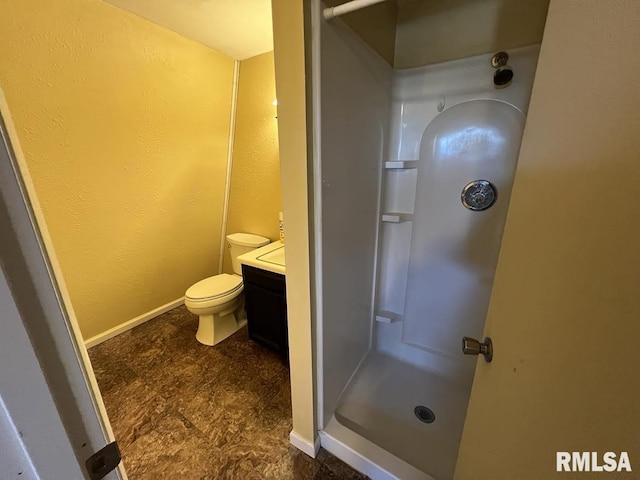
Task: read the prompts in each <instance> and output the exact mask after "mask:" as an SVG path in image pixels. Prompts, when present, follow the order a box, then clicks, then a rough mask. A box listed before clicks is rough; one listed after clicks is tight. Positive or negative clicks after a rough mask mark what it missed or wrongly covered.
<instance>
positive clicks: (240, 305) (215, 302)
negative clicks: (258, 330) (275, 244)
mask: <svg viewBox="0 0 640 480" xmlns="http://www.w3.org/2000/svg"><path fill="white" fill-rule="evenodd" d="M269 243H270V240H269V239H268V238H265V237H261V236H259V235H252V234H250V233H233V234H231V235H227V244H228V247H229V249H230V253H231V262H232V264H233V272H234V273H233V275H229V274H228V273H222V274H220V275H214V276H213V277H209V278H205V279H204V280H201V281H199V282H198V283H196V284H195V285H192V286H191V287H189V289H188V290H187V293H186V294H185V299H184V304H185V306H186V307H187V309H188V310H189V311H190V312H191V313H194V314H196V315H198V316H199V317H200V324H199V325H198V332H197V333H196V339H197V340H198V341H199V342H200V343H204V344H205V345H215V344H217V343H220V342H221V341H222V340H224V339H225V338H227V337H228V336H230V335H232V334H234V333H235V332H237V331H238V330H239V329H240V328H241V327H243V326H244V325H245V324H246V323H247V316H246V314H245V313H244V296H243V295H242V290H243V288H242V266H241V265H240V262H239V261H238V256H239V255H242V254H243V253H247V252H249V251H251V250H255V249H256V248H259V247H262V246H264V245H268V244H269Z"/></svg>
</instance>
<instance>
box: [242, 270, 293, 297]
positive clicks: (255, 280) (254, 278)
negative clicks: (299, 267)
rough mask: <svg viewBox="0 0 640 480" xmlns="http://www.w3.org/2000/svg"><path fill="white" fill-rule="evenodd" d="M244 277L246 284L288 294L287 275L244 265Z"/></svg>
mask: <svg viewBox="0 0 640 480" xmlns="http://www.w3.org/2000/svg"><path fill="white" fill-rule="evenodd" d="M242 279H243V282H244V284H245V285H247V284H251V285H255V286H258V287H260V288H264V289H265V290H269V291H271V292H273V293H277V294H280V295H286V293H285V292H286V286H285V276H284V275H280V274H279V273H273V272H268V271H266V270H261V269H259V268H255V267H249V266H247V265H242Z"/></svg>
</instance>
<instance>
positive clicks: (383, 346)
mask: <svg viewBox="0 0 640 480" xmlns="http://www.w3.org/2000/svg"><path fill="white" fill-rule="evenodd" d="M538 51H539V47H538V46H537V45H534V46H529V47H523V48H519V49H514V50H509V54H510V61H509V65H510V66H511V67H512V68H513V71H514V73H515V75H514V80H513V83H512V84H511V85H510V86H509V87H507V88H504V89H495V88H494V87H493V83H492V78H493V71H494V70H493V68H492V67H491V65H490V61H489V60H490V58H491V55H479V56H475V57H471V58H466V59H462V60H455V61H451V62H444V63H440V64H435V65H430V66H426V67H419V68H415V69H410V70H398V71H396V72H395V74H394V81H393V106H392V119H391V134H390V143H389V158H388V159H387V162H392V163H386V167H387V168H386V169H385V170H386V172H385V182H384V184H385V196H384V199H383V210H384V211H383V212H382V213H383V220H384V219H385V217H384V213H385V212H387V214H388V213H390V212H393V213H394V214H395V215H396V217H395V218H392V220H397V221H389V222H384V221H383V222H382V231H381V243H380V260H379V275H378V285H377V298H376V316H375V317H376V319H377V320H378V321H377V322H376V329H375V332H376V349H377V350H378V351H380V352H383V353H386V354H388V355H391V356H393V357H395V358H396V359H399V360H401V361H404V362H407V363H411V364H413V365H415V366H418V367H420V368H424V369H426V370H429V371H431V372H433V373H437V374H441V375H446V376H447V377H448V378H449V379H450V380H453V381H457V382H459V383H461V384H469V385H470V381H471V378H472V375H473V367H474V365H475V363H474V362H461V361H460V359H459V358H455V355H454V353H458V348H459V341H460V338H461V336H462V335H468V336H474V335H476V336H480V335H481V334H482V327H483V325H484V317H485V312H486V303H487V302H488V295H489V293H490V290H491V281H490V279H489V280H488V283H486V282H485V283H486V285H484V288H485V291H484V294H483V295H484V296H483V295H480V296H476V297H473V298H471V297H470V296H469V295H468V291H467V289H465V287H464V283H460V288H459V291H458V292H457V294H456V292H451V294H452V295H453V296H452V297H450V298H449V299H448V300H449V302H448V303H446V302H445V303H442V304H441V305H440V307H441V311H440V312H439V315H438V316H436V317H431V318H429V317H427V316H425V315H424V314H422V315H421V316H420V317H418V314H417V312H418V311H419V308H417V307H415V308H406V304H407V301H408V298H407V292H412V295H413V300H411V299H409V300H410V302H409V307H411V306H412V305H413V306H415V305H417V303H419V302H420V301H422V300H423V299H425V298H426V297H428V296H429V295H430V292H434V291H435V290H437V287H439V286H440V283H441V279H440V277H438V276H437V275H436V277H434V278H431V277H426V276H423V275H422V274H419V273H418V270H419V269H418V267H417V265H419V264H420V263H421V262H423V261H424V259H425V257H424V253H425V252H424V249H425V248H427V246H426V244H427V243H428V241H429V240H428V239H429V238H431V239H432V240H434V239H437V236H438V229H439V228H442V225H444V224H446V223H447V222H450V221H453V217H452V216H451V215H450V214H448V213H447V211H446V209H438V208H437V206H438V205H441V200H440V197H439V195H440V194H438V193H437V192H436V190H437V189H438V183H439V182H436V183H435V184H433V185H431V187H429V188H427V189H424V188H423V191H422V195H421V194H420V192H419V191H417V189H416V187H417V183H418V174H419V172H422V174H426V176H427V177H428V176H429V172H425V170H424V169H425V168H432V170H431V173H434V172H435V170H434V169H437V167H438V166H437V165H431V166H429V167H427V166H426V165H422V163H424V158H422V157H425V155H427V154H429V153H431V152H428V151H427V152H425V151H423V152H421V143H422V139H423V133H424V132H425V129H426V128H427V126H428V125H429V124H430V123H431V122H432V121H433V120H434V119H435V118H436V117H437V116H438V115H439V114H440V113H439V112H438V108H439V105H440V108H441V109H444V112H443V114H444V113H447V111H449V110H450V109H451V108H452V107H454V106H458V107H454V108H459V107H460V106H461V104H465V105H469V104H468V103H465V102H470V101H473V100H482V99H493V100H501V101H502V102H505V103H506V104H507V105H505V107H507V108H511V110H513V111H514V112H515V114H514V118H513V119H512V120H513V122H516V123H518V122H520V124H521V122H522V121H523V115H521V114H520V113H519V112H517V110H519V111H520V112H522V114H524V115H526V111H527V106H528V102H529V97H530V94H531V88H532V85H533V77H534V73H535V67H536V62H537V57H538ZM488 103H490V104H491V103H493V102H488ZM510 105H512V106H513V107H515V108H513V107H511V106H510ZM516 109H517V110H516ZM489 113H490V112H489V111H488V110H487V111H486V112H485V113H481V114H480V116H479V117H478V119H477V122H476V123H477V124H478V125H481V124H483V119H482V115H487V114H489ZM443 114H441V115H443ZM464 116H465V117H466V116H467V115H464ZM516 117H517V118H516ZM518 135H519V133H518ZM423 148H429V145H423ZM516 148H517V146H516ZM416 160H420V165H421V166H420V167H419V168H420V169H422V170H419V169H418V168H416V167H417V166H418V163H417V162H416V163H412V162H414V161H416ZM400 167H404V168H400ZM434 174H435V173H434ZM439 180H440V181H443V179H439ZM471 180H475V178H469V181H471ZM462 186H464V184H462V185H460V189H461V188H462ZM423 187H424V185H423ZM509 188H510V187H509ZM430 194H434V195H435V197H429V195H430ZM453 194H454V196H456V197H458V198H459V194H460V191H459V190H457V191H456V192H453ZM425 195H426V196H427V197H429V198H426V197H425ZM416 201H418V204H416ZM456 202H457V203H456V205H455V206H456V207H459V209H458V208H456V211H457V210H460V211H461V212H460V213H463V214H464V213H465V212H466V210H465V209H464V208H463V207H462V205H460V202H459V200H456ZM506 203H508V202H506ZM434 205H435V206H436V208H435V209H433V211H431V212H430V213H429V212H427V210H429V209H430V208H431V207H434ZM505 208H506V205H505ZM492 210H493V209H492ZM438 212H440V213H438ZM489 212H491V210H489V211H487V212H486V213H489ZM425 215H431V216H432V217H431V218H427V219H423V218H422V217H424V216H425ZM387 218H388V217H387ZM403 220H407V221H403ZM411 220H415V221H411ZM422 220H424V221H422ZM417 228H420V229H421V230H420V232H419V233H417V230H416V229H417ZM501 232H502V225H498V228H497V232H493V233H492V234H497V235H501ZM414 237H416V238H414ZM412 239H413V242H414V245H413V246H412ZM416 241H419V242H422V243H424V245H422V243H421V245H420V248H418V246H417V245H416V244H415V243H416ZM434 241H435V240H434ZM478 241H483V239H482V238H481V239H479V240H478ZM496 254H497V252H496ZM491 262H493V263H495V259H491ZM491 262H489V263H491ZM411 266H413V274H411ZM444 267H446V268H445V269H446V270H448V271H449V272H450V271H451V269H453V270H455V271H458V272H459V273H460V274H461V275H462V276H464V277H465V278H467V279H469V278H471V276H472V274H470V273H469V272H473V270H474V266H473V265H472V264H464V263H463V264H461V265H458V266H457V267H456V266H455V265H445V266H444ZM444 267H443V268H444ZM458 267H459V268H458ZM492 269H493V267H492V268H491V271H492ZM485 273H486V270H482V274H485ZM490 273H491V272H490ZM492 275H493V274H492V273H491V278H492ZM408 278H412V281H411V285H408ZM442 278H444V277H442ZM476 280H477V278H476ZM480 283H482V280H481V279H480ZM469 286H470V288H474V287H476V285H475V283H474V282H473V281H472V284H470V285H469ZM441 294H442V292H441ZM431 296H432V297H433V295H431ZM460 309H463V310H465V311H466V312H468V313H469V314H468V315H467V318H473V320H474V322H475V323H473V324H470V325H466V324H464V325H457V326H456V325H453V324H452V323H450V322H448V323H447V322H443V321H442V319H443V318H444V319H447V318H449V317H451V318H454V317H455V315H456V312H458V311H459V310H460ZM452 316H453V317H452ZM449 319H450V318H449ZM458 330H459V331H458ZM452 332H453V333H452ZM463 332H464V333H463ZM452 338H453V339H454V340H455V341H454V340H451V339H452ZM445 339H446V341H445ZM444 344H446V345H444ZM416 346H418V347H419V348H415V347H416Z"/></svg>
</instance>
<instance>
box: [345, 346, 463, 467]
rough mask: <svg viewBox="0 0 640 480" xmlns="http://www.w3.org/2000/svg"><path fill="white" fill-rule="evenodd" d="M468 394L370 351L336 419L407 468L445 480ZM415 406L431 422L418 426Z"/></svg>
mask: <svg viewBox="0 0 640 480" xmlns="http://www.w3.org/2000/svg"><path fill="white" fill-rule="evenodd" d="M469 392H470V386H469V387H464V386H462V385H460V384H458V383H454V382H452V381H450V380H449V379H447V378H446V377H443V376H441V375H438V374H436V373H434V372H431V371H429V370H426V369H421V368H418V367H416V366H414V365H411V364H408V363H405V362H402V361H400V360H397V359H395V358H393V357H390V356H387V355H383V354H381V353H379V352H372V353H370V354H369V356H368V358H367V359H366V360H365V362H364V363H363V365H362V366H361V368H360V369H359V371H358V373H357V374H356V376H355V377H354V378H353V380H352V381H351V383H350V384H349V386H348V387H347V389H346V390H345V392H344V393H343V395H342V397H341V398H340V401H339V403H338V407H337V408H336V411H335V417H336V419H337V420H338V422H340V423H341V424H342V425H344V426H345V427H348V428H349V429H351V430H352V431H354V432H355V433H357V434H359V435H361V436H362V437H364V438H366V439H367V440H369V441H371V442H372V443H374V444H376V445H378V446H380V447H382V448H383V449H385V450H386V451H388V452H389V453H391V454H393V455H395V456H396V457H398V458H400V459H402V460H404V461H405V462H407V463H408V464H410V465H413V466H414V467H416V468H418V469H419V470H421V471H423V472H425V473H428V474H429V475H432V476H433V477H434V478H436V479H438V480H447V479H451V478H453V474H454V469H455V465H456V459H457V456H458V448H459V446H460V439H461V437H462V429H463V427H464V420H465V416H466V411H467V404H468V400H469ZM416 407H427V408H428V409H429V410H430V411H431V412H432V413H433V414H434V415H435V419H434V420H433V421H432V422H429V423H425V422H424V421H421V419H420V418H418V416H417V413H416ZM418 411H423V410H422V409H418Z"/></svg>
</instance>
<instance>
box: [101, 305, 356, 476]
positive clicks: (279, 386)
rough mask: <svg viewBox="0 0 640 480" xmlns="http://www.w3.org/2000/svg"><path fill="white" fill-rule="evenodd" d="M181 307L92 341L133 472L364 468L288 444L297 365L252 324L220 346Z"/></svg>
mask: <svg viewBox="0 0 640 480" xmlns="http://www.w3.org/2000/svg"><path fill="white" fill-rule="evenodd" d="M197 323H198V319H197V317H196V316H194V315H192V314H191V313H189V312H188V311H187V310H186V308H185V307H179V308H176V309H174V310H172V311H170V312H168V313H166V314H164V315H162V316H160V317H158V318H156V319H154V320H151V321H149V322H146V323H144V324H143V325H140V326H138V327H136V328H134V329H133V330H129V331H127V332H125V333H123V334H121V335H118V336H117V337H115V338H112V339H110V340H108V341H106V342H104V343H102V344H100V345H97V346H96V347H93V348H91V349H90V350H89V355H90V357H91V363H92V364H93V369H94V371H95V373H96V377H97V379H98V384H99V386H100V391H101V392H102V396H103V398H104V402H105V405H106V407H107V412H108V414H109V418H110V420H111V424H112V426H113V430H114V433H115V436H116V439H117V440H118V444H119V446H120V449H121V451H122V457H123V462H124V465H125V467H126V469H127V473H128V476H129V479H130V480H142V479H177V478H180V479H185V480H188V479H238V480H252V479H261V480H262V479H277V480H281V479H282V480H286V479H315V480H325V479H340V480H343V479H344V480H347V479H353V480H361V479H365V478H366V477H364V476H363V475H361V474H359V473H358V472H355V471H354V470H352V469H351V468H349V467H348V466H347V465H346V464H344V463H342V462H341V461H340V460H338V459H337V458H335V457H333V456H332V455H330V454H329V453H327V452H326V451H324V450H321V451H320V454H319V455H318V458H316V459H315V460H314V459H311V458H310V457H308V456H306V455H305V454H304V453H302V452H300V451H298V450H297V449H295V448H293V447H292V446H290V444H289V432H290V431H291V428H292V424H291V393H290V384H289V369H288V367H287V366H286V365H285V364H284V363H283V362H282V360H281V359H280V358H279V357H278V356H277V355H276V354H274V353H272V352H271V351H269V350H267V349H265V348H264V347H261V346H260V345H257V344H256V343H254V342H252V341H251V340H249V338H248V336H247V331H246V328H244V329H242V330H240V331H239V332H238V333H236V334H235V335H233V336H232V337H230V338H228V339H227V340H225V341H224V342H221V343H220V344H218V345H216V346H215V347H207V346H204V345H201V344H199V343H198V342H197V341H196V339H195V332H196V328H197Z"/></svg>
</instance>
